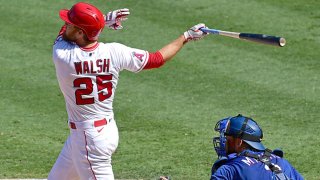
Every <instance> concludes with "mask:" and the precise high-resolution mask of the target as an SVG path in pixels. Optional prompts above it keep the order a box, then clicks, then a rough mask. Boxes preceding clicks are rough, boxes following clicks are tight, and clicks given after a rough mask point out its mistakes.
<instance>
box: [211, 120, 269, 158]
mask: <svg viewBox="0 0 320 180" xmlns="http://www.w3.org/2000/svg"><path fill="white" fill-rule="evenodd" d="M215 131H218V132H219V133H220V135H219V137H214V138H213V144H214V149H215V151H216V153H217V155H218V157H222V156H226V150H225V145H226V136H232V137H236V138H240V139H242V140H243V141H244V142H246V143H247V144H248V145H249V146H251V148H253V149H255V150H258V151H263V150H265V149H266V148H265V147H264V146H263V144H262V143H261V140H262V138H263V132H262V129H261V128H260V127H259V125H258V124H257V123H256V122H255V121H254V120H253V119H251V118H249V117H245V116H242V115H241V114H239V115H237V116H234V117H228V118H225V119H222V120H220V121H218V122H217V124H216V126H215Z"/></svg>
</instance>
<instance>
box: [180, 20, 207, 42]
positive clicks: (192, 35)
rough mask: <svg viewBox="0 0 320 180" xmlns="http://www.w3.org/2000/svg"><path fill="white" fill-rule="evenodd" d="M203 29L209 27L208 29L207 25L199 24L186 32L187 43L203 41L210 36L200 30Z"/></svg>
mask: <svg viewBox="0 0 320 180" xmlns="http://www.w3.org/2000/svg"><path fill="white" fill-rule="evenodd" d="M201 28H208V27H206V25H205V24H203V23H200V24H197V25H195V26H193V27H191V28H190V29H188V30H187V31H186V32H184V33H183V35H184V38H185V39H186V42H188V41H190V40H193V41H196V40H199V39H202V38H203V37H204V36H206V35H208V33H206V32H202V31H201V30H200V29H201Z"/></svg>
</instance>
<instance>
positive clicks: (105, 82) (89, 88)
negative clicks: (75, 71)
mask: <svg viewBox="0 0 320 180" xmlns="http://www.w3.org/2000/svg"><path fill="white" fill-rule="evenodd" d="M111 80H112V74H110V75H98V76H96V85H97V90H98V100H99V101H104V100H106V99H108V98H109V97H110V96H111V95H112V82H111ZM82 84H84V85H85V86H86V87H85V88H84V89H77V90H76V91H75V96H76V104H77V105H86V104H93V103H94V97H84V96H86V95H90V94H91V93H92V92H93V83H92V80H91V78H88V77H84V78H77V79H75V80H74V81H73V86H74V87H78V88H80V86H81V85H82ZM104 89H107V91H108V93H107V94H104V91H102V90H104Z"/></svg>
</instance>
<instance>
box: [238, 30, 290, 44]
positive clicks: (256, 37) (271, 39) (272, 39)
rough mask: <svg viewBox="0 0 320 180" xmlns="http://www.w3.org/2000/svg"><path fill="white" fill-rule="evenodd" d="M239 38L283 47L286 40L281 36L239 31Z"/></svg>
mask: <svg viewBox="0 0 320 180" xmlns="http://www.w3.org/2000/svg"><path fill="white" fill-rule="evenodd" d="M239 38H240V39H244V40H248V41H253V42H258V43H262V44H269V45H273V46H280V47H283V46H284V45H285V44H286V40H285V39H284V38H282V37H276V36H269V35H265V34H251V33H240V34H239Z"/></svg>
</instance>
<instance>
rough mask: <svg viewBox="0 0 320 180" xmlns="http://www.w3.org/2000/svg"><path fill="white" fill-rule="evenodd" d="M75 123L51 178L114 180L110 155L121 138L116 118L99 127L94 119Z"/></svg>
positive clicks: (52, 170)
mask: <svg viewBox="0 0 320 180" xmlns="http://www.w3.org/2000/svg"><path fill="white" fill-rule="evenodd" d="M73 125H75V126H74V127H72V128H70V135H69V137H68V139H67V141H66V142H65V144H64V147H63V149H62V151H61V153H60V155H59V157H58V159H57V161H56V162H55V164H54V166H53V168H52V169H51V172H50V174H49V176H48V180H78V179H80V180H114V175H113V171H112V165H111V156H112V153H113V152H114V151H115V150H116V149H117V146H118V142H119V134H118V128H117V125H116V122H115V120H114V119H111V120H107V124H106V125H102V126H98V127H95V123H94V121H86V122H80V123H74V124H73Z"/></svg>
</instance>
